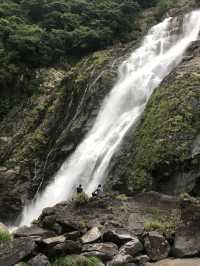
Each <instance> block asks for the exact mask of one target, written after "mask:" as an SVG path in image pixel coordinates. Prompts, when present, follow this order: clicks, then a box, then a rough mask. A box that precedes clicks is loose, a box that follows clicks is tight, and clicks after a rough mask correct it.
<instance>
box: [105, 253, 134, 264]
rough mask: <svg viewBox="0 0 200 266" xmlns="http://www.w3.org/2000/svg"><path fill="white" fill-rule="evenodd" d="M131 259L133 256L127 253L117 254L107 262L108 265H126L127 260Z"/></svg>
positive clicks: (130, 260)
mask: <svg viewBox="0 0 200 266" xmlns="http://www.w3.org/2000/svg"><path fill="white" fill-rule="evenodd" d="M132 261H133V257H132V256H131V255H129V254H122V253H119V254H117V255H116V256H115V257H114V258H113V260H112V261H111V262H109V263H108V264H107V265H108V266H126V265H127V264H128V263H129V262H132Z"/></svg>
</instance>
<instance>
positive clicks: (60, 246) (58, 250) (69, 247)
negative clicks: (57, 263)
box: [41, 237, 81, 257]
mask: <svg viewBox="0 0 200 266" xmlns="http://www.w3.org/2000/svg"><path fill="white" fill-rule="evenodd" d="M58 238H59V237H58ZM41 250H42V252H43V253H44V254H45V255H47V256H48V257H57V256H65V255H71V254H80V253H81V244H80V242H78V241H72V240H66V241H64V242H63V240H62V239H60V240H59V241H58V242H57V243H56V242H51V243H50V244H47V245H45V246H44V247H43V248H42V249H41Z"/></svg>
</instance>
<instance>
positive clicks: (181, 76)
mask: <svg viewBox="0 0 200 266" xmlns="http://www.w3.org/2000/svg"><path fill="white" fill-rule="evenodd" d="M199 47H200V43H199V41H197V42H195V43H193V44H192V46H191V47H190V49H189V50H188V52H187V53H186V55H185V58H184V59H183V62H182V63H181V64H180V65H179V66H178V67H177V68H176V69H175V70H174V71H173V73H171V74H170V75H169V76H168V77H167V78H166V79H165V80H164V82H163V83H162V84H161V86H160V87H159V88H157V89H156V91H155V92H154V93H153V95H152V98H151V99H150V101H149V103H148V106H147V108H146V110H145V112H144V115H143V117H142V118H141V121H140V124H139V126H138V129H137V130H136V132H135V133H134V134H131V131H130V132H129V134H128V136H127V138H126V139H125V142H124V145H123V146H122V148H121V150H120V151H119V152H118V153H117V154H116V155H115V158H114V159H113V163H112V169H111V171H110V175H109V177H110V186H114V187H115V188H117V189H120V190H121V189H124V191H125V192H130V193H134V192H137V191H141V190H143V189H153V190H156V191H160V192H163V193H168V194H180V193H182V192H192V193H194V194H195V195H198V194H199V193H200V185H199V184H200V181H199V180H200V175H199V173H200V154H199V132H200V123H199V118H198V117H199V116H200V104H199V102H200V86H199V84H200V55H199V49H200V48H199Z"/></svg>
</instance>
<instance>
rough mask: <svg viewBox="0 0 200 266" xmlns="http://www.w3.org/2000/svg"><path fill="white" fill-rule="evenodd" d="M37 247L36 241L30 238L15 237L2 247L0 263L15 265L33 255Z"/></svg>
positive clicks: (7, 265)
mask: <svg viewBox="0 0 200 266" xmlns="http://www.w3.org/2000/svg"><path fill="white" fill-rule="evenodd" d="M35 248H36V244H35V243H34V241H32V240H31V239H28V238H20V239H15V240H13V241H12V242H11V243H9V244H5V245H2V246H1V248H0V265H2V266H13V265H15V264H17V263H18V262H20V261H22V260H23V259H24V258H25V257H27V256H29V255H31V254H32V253H33V252H34V250H35Z"/></svg>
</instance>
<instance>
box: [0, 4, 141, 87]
mask: <svg viewBox="0 0 200 266" xmlns="http://www.w3.org/2000/svg"><path fill="white" fill-rule="evenodd" d="M139 10H140V5H139V4H138V2H137V1H136V0H135V1H134V0H132V1H130V0H125V1H123V2H121V1H120V0H96V1H90V0H53V1H52V0H42V1H41V0H24V1H14V0H9V1H7V0H2V1H1V2H0V32H1V35H0V63H1V69H0V84H1V89H4V90H5V89H7V88H10V87H11V85H12V84H14V83H15V82H17V81H18V80H21V81H22V80H24V79H25V77H26V75H29V71H30V69H35V68H38V67H42V66H50V65H56V64H58V63H60V62H62V61H63V60H64V61H66V59H65V58H68V59H69V57H71V56H72V55H74V56H75V57H80V56H82V55H84V54H86V53H88V52H91V51H95V50H98V49H102V48H104V47H107V46H108V45H111V44H113V43H114V42H116V41H119V40H121V41H123V40H126V38H127V36H128V35H129V33H130V31H132V30H133V29H134V27H135V24H134V21H135V18H136V16H137V14H138V12H139ZM63 58H64V59H63Z"/></svg>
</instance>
